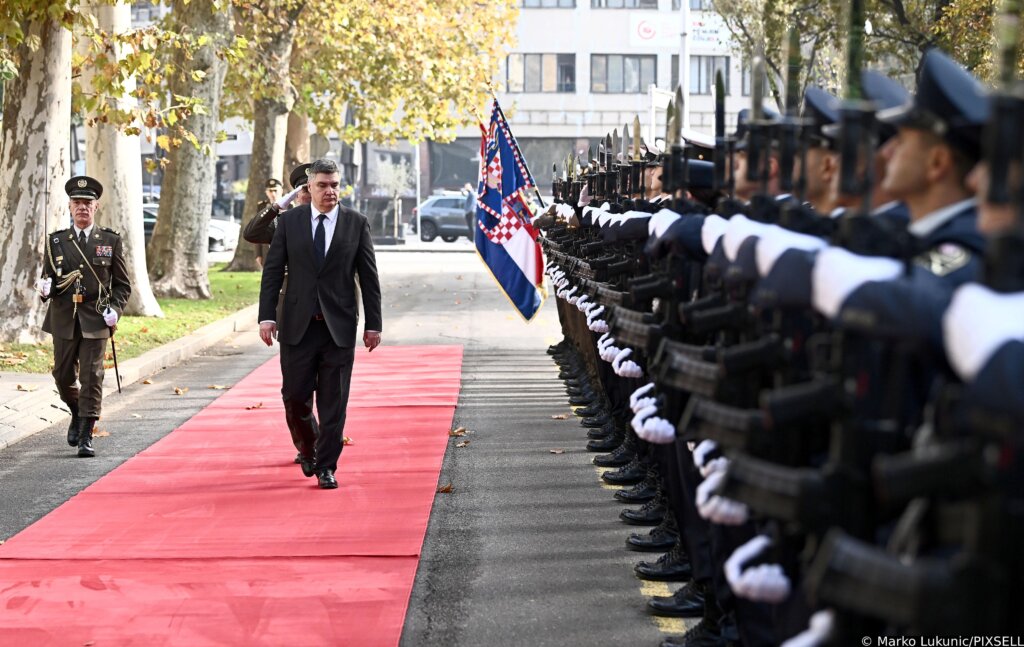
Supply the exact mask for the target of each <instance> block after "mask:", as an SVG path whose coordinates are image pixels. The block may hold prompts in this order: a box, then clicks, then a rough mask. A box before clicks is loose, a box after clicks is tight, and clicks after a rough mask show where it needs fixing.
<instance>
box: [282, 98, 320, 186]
mask: <svg viewBox="0 0 1024 647" xmlns="http://www.w3.org/2000/svg"><path fill="white" fill-rule="evenodd" d="M312 161H313V160H311V159H309V117H307V116H306V115H300V114H299V113H297V112H295V111H294V110H293V111H291V112H289V113H288V137H287V139H285V143H284V168H283V169H281V181H282V182H288V177H289V176H290V175H291V173H292V169H293V168H295V167H296V166H298V165H300V164H307V163H309V162H312ZM288 188H289V189H294V188H295V187H293V186H289V187H288Z"/></svg>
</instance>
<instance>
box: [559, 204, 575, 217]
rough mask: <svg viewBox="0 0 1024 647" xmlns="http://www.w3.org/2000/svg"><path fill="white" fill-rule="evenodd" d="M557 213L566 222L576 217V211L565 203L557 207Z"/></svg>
mask: <svg viewBox="0 0 1024 647" xmlns="http://www.w3.org/2000/svg"><path fill="white" fill-rule="evenodd" d="M555 211H556V212H557V213H558V215H559V216H561V217H562V218H564V219H565V220H568V219H569V218H572V217H573V216H575V215H576V210H575V209H573V208H572V207H571V206H569V205H567V204H564V203H560V204H557V205H555Z"/></svg>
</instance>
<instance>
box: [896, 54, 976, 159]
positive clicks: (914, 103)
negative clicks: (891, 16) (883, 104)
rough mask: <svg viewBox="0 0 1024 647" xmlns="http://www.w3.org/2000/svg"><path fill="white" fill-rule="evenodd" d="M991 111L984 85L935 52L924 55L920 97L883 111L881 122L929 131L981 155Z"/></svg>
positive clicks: (943, 55) (919, 86)
mask: <svg viewBox="0 0 1024 647" xmlns="http://www.w3.org/2000/svg"><path fill="white" fill-rule="evenodd" d="M988 112H989V102H988V98H987V97H986V96H985V94H984V90H983V89H982V86H981V83H979V82H978V80H977V79H975V78H974V77H973V76H971V74H970V72H968V71H967V70H965V69H964V68H962V67H960V65H959V64H958V63H956V62H955V61H953V60H952V59H950V58H949V57H948V56H946V55H945V54H943V53H942V52H940V51H939V50H935V49H933V50H930V51H929V52H927V53H926V54H925V55H924V65H923V66H922V70H921V80H920V82H919V83H918V87H917V94H916V95H914V97H913V99H911V100H910V101H908V102H906V103H904V104H903V105H900V106H896V107H894V108H889V109H887V110H882V111H881V112H879V113H878V120H879V121H880V122H882V123H884V124H888V125H890V126H892V127H894V128H901V127H902V128H914V129H918V130H927V131H929V132H932V133H934V134H936V135H938V136H939V137H942V138H944V139H945V140H946V141H947V142H948V143H950V144H951V145H953V146H955V147H957V148H959V149H961V150H963V151H964V152H965V153H968V154H971V155H977V154H978V153H979V151H980V139H981V128H982V126H984V124H985V122H986V121H987V120H988Z"/></svg>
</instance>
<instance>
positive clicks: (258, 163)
mask: <svg viewBox="0 0 1024 647" xmlns="http://www.w3.org/2000/svg"><path fill="white" fill-rule="evenodd" d="M286 72H287V70H286ZM252 128H253V134H252V157H251V158H250V159H251V162H250V164H249V187H248V188H247V189H246V191H245V211H244V212H243V213H244V216H243V217H242V228H243V229H244V228H245V226H246V225H247V224H249V221H250V220H252V219H253V218H255V217H256V214H257V212H258V211H259V209H258V205H259V203H260V201H262V200H266V199H267V196H266V192H265V189H264V187H265V186H266V184H267V180H268V179H269V178H271V177H273V173H274V169H279V168H281V163H282V162H283V161H284V143H285V137H286V135H287V132H288V108H287V106H286V104H285V103H284V102H281V101H276V100H273V99H260V100H259V101H256V102H255V106H254V110H253V125H252ZM259 269H260V266H259V264H258V263H257V262H256V246H255V245H251V244H249V243H247V242H245V241H241V240H240V241H239V242H238V247H236V248H235V255H234V257H233V258H232V259H231V263H229V264H228V266H227V267H225V268H224V270H225V271H230V272H255V271H258V270H259Z"/></svg>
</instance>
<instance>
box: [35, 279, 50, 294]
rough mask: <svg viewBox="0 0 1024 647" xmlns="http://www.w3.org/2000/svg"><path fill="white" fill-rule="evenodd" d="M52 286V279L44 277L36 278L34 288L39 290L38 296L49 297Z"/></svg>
mask: <svg viewBox="0 0 1024 647" xmlns="http://www.w3.org/2000/svg"><path fill="white" fill-rule="evenodd" d="M52 287H53V279H52V278H50V277H46V278H45V279H36V289H37V290H39V296H41V297H43V298H44V299H46V298H49V296H50V288H52Z"/></svg>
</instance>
